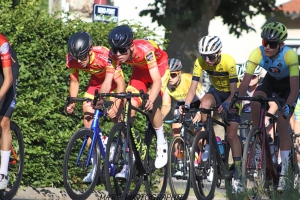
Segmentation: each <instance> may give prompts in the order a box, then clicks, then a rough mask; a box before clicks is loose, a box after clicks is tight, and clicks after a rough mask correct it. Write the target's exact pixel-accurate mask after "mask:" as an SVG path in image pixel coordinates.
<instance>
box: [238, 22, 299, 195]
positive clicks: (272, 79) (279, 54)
mask: <svg viewBox="0 0 300 200" xmlns="http://www.w3.org/2000/svg"><path fill="white" fill-rule="evenodd" d="M287 35H288V34H287V28H286V26H285V25H283V24H282V23H280V22H270V23H268V24H266V25H264V27H263V28H262V32H261V37H262V46H260V47H258V48H256V49H254V50H253V51H252V52H251V54H250V56H249V59H248V61H247V68H246V72H245V75H244V78H243V82H242V83H241V85H240V87H239V89H238V90H239V95H240V96H244V95H245V93H246V91H247V88H248V85H249V83H250V81H251V78H252V75H253V72H254V71H255V69H256V67H257V66H258V65H260V66H261V67H263V68H264V69H266V71H267V74H266V75H265V77H264V79H263V81H262V84H260V85H259V86H258V87H257V88H256V90H255V92H254V96H257V95H259V96H264V97H270V96H271V95H272V93H273V92H276V93H277V94H278V95H279V96H280V97H281V98H284V99H286V104H285V105H284V106H283V114H284V115H287V116H288V119H284V118H283V117H282V115H279V116H278V120H277V124H278V126H277V130H278V133H279V137H280V156H281V160H282V167H281V172H280V175H281V176H280V178H279V184H278V188H277V189H278V190H279V191H282V190H283V189H284V187H285V185H286V177H285V175H287V171H288V160H289V156H290V153H291V145H292V141H291V138H290V137H289V135H288V134H289V130H288V127H289V118H290V116H291V115H292V114H293V111H294V103H295V102H296V99H297V96H298V94H299V92H298V91H299V69H298V56H297V53H296V52H295V51H294V50H293V49H291V48H289V47H287V46H285V45H284V41H285V39H286V38H287ZM259 110H260V103H258V102H251V118H252V121H253V125H254V126H257V125H258V118H259V117H258V116H259Z"/></svg>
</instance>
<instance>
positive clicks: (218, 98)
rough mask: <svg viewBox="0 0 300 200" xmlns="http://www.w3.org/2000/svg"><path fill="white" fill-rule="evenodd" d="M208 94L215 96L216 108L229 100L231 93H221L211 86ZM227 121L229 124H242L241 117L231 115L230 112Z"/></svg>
mask: <svg viewBox="0 0 300 200" xmlns="http://www.w3.org/2000/svg"><path fill="white" fill-rule="evenodd" d="M207 94H211V95H213V96H214V98H215V101H216V106H217V107H218V106H220V105H221V104H222V103H223V102H224V101H226V100H227V98H228V97H229V96H230V94H231V93H230V92H221V91H219V90H216V89H215V88H214V87H213V86H211V87H210V88H209V90H208V92H207ZM227 121H228V122H236V123H240V122H241V116H240V115H238V114H231V113H230V112H227Z"/></svg>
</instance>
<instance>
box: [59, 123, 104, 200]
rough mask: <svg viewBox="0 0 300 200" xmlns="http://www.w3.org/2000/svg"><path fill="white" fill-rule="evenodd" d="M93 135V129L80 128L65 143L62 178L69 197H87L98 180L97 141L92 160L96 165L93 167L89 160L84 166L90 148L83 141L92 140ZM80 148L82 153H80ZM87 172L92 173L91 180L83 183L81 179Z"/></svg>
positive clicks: (98, 152)
mask: <svg viewBox="0 0 300 200" xmlns="http://www.w3.org/2000/svg"><path fill="white" fill-rule="evenodd" d="M93 136H94V133H93V131H91V130H89V129H85V128H82V129H80V130H78V131H77V132H75V133H74V135H73V136H72V137H71V139H70V141H69V143H68V145H67V148H66V153H65V155H64V163H63V180H64V186H65V188H66V191H67V193H68V195H69V196H70V198H71V199H78V200H82V199H87V198H88V197H89V196H90V195H91V193H92V192H93V190H94V188H95V185H96V183H97V182H98V180H99V175H100V148H99V143H98V141H96V145H95V148H94V150H93V151H94V152H95V153H96V155H95V158H96V160H93V162H96V165H95V167H94V169H93V167H92V166H93V165H92V164H91V162H90V164H89V165H88V166H86V161H87V159H88V156H89V149H90V148H89V146H88V145H87V144H84V142H87V140H89V139H90V140H92V139H93ZM81 150H82V154H80V152H81ZM76 161H78V162H76ZM91 170H92V171H91ZM89 172H92V173H93V174H94V175H93V178H92V182H91V183H85V182H83V179H84V177H85V176H86V175H87V174H88V173H89Z"/></svg>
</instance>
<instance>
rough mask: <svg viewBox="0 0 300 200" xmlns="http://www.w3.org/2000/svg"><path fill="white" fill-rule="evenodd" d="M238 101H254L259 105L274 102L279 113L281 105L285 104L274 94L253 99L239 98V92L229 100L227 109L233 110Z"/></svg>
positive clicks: (284, 116) (285, 117)
mask: <svg viewBox="0 0 300 200" xmlns="http://www.w3.org/2000/svg"><path fill="white" fill-rule="evenodd" d="M239 100H248V101H256V102H259V103H261V104H262V103H266V102H270V101H274V102H275V103H276V104H277V106H278V110H279V111H281V110H282V105H284V104H285V102H286V101H285V99H283V98H280V97H279V96H278V95H277V94H276V93H272V97H263V96H255V97H239V91H236V92H235V93H234V95H233V97H232V99H231V102H230V104H229V108H233V105H234V104H235V103H236V102H237V101H239ZM282 117H283V118H284V119H287V116H286V115H284V114H282Z"/></svg>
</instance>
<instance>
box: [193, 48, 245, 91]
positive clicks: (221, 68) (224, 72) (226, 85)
mask: <svg viewBox="0 0 300 200" xmlns="http://www.w3.org/2000/svg"><path fill="white" fill-rule="evenodd" d="M202 70H205V71H206V72H207V74H208V75H209V78H210V80H211V84H212V85H213V87H214V88H215V89H216V90H219V91H221V92H229V91H230V83H237V84H238V85H237V86H239V84H240V83H239V80H238V76H237V72H236V65H235V61H234V59H233V58H232V57H231V56H230V55H228V54H222V55H221V60H220V62H219V63H218V64H217V65H213V66H209V65H208V64H207V63H206V62H205V60H203V58H202V57H201V56H200V57H198V58H197V59H196V61H195V65H194V71H193V80H197V81H199V80H200V77H201V74H202Z"/></svg>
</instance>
